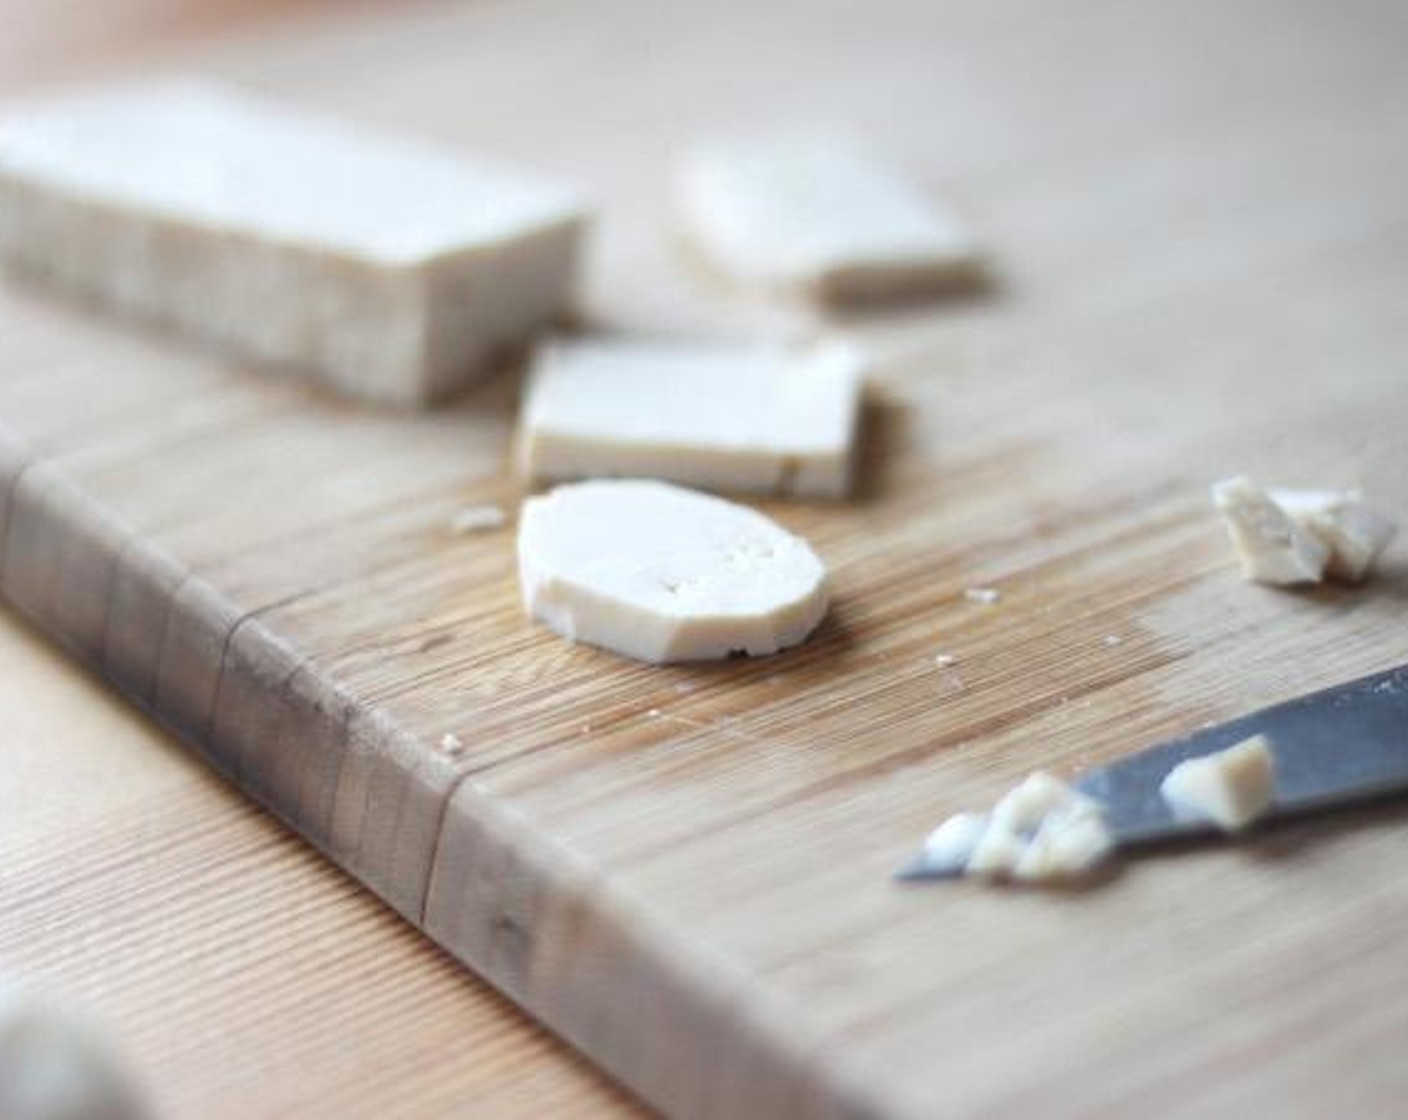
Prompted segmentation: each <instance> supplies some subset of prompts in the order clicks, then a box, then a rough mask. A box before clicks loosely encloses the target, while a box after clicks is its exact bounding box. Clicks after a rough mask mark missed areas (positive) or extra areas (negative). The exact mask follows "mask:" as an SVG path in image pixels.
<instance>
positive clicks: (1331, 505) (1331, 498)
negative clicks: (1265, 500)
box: [1267, 488, 1398, 583]
mask: <svg viewBox="0 0 1408 1120" xmlns="http://www.w3.org/2000/svg"><path fill="white" fill-rule="evenodd" d="M1267 493H1268V494H1269V496H1270V498H1271V500H1272V501H1273V502H1275V503H1276V504H1277V505H1278V506H1279V507H1280V508H1281V510H1282V512H1284V513H1285V514H1286V515H1287V516H1288V517H1290V518H1291V520H1293V521H1294V522H1295V523H1296V524H1297V525H1299V526H1300V527H1301V528H1303V529H1305V530H1307V531H1308V532H1310V533H1311V534H1312V535H1313V536H1315V537H1317V538H1318V539H1319V540H1320V543H1321V544H1323V545H1325V546H1326V547H1327V548H1328V549H1329V550H1330V559H1329V563H1328V565H1327V566H1326V569H1325V574H1326V575H1329V576H1333V577H1335V578H1336V579H1342V580H1345V581H1346V582H1348V583H1359V582H1360V581H1362V580H1363V579H1364V578H1365V577H1366V576H1368V574H1369V569H1370V568H1371V567H1373V564H1374V561H1375V560H1376V559H1378V556H1379V553H1380V552H1382V551H1383V550H1384V548H1385V547H1386V546H1387V545H1388V542H1389V541H1391V540H1392V539H1393V536H1394V534H1395V533H1396V532H1397V531H1398V526H1396V525H1395V524H1394V523H1393V522H1392V521H1390V520H1389V519H1388V518H1387V517H1385V516H1384V515H1383V514H1381V513H1379V512H1378V511H1377V510H1375V509H1373V508H1371V507H1370V506H1369V505H1368V503H1366V502H1365V501H1364V495H1363V493H1362V492H1360V491H1359V490H1357V489H1351V490H1286V489H1276V488H1273V489H1271V490H1269V491H1267Z"/></svg>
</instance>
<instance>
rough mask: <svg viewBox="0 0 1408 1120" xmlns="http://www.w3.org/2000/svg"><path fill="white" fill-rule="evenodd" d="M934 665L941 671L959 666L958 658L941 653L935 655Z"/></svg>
mask: <svg viewBox="0 0 1408 1120" xmlns="http://www.w3.org/2000/svg"><path fill="white" fill-rule="evenodd" d="M934 664H935V665H937V666H938V667H939V668H940V669H949V668H952V667H953V666H954V665H957V664H958V658H956V657H955V656H954V655H953V654H951V653H939V654H935V655H934Z"/></svg>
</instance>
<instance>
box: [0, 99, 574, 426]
mask: <svg viewBox="0 0 1408 1120" xmlns="http://www.w3.org/2000/svg"><path fill="white" fill-rule="evenodd" d="M582 225H583V214H582V210H581V208H580V206H579V204H578V203H577V202H576V200H575V199H574V198H573V197H572V196H571V195H570V194H569V193H568V192H567V191H565V190H563V189H562V188H561V187H559V186H558V185H556V184H553V183H549V182H546V181H544V180H542V179H540V178H538V177H536V176H533V175H528V174H524V173H522V172H519V171H516V170H512V169H509V168H506V167H503V166H500V165H498V164H496V163H493V162H490V161H486V160H480V159H469V158H466V157H463V156H461V155H459V154H457V153H454V152H451V151H445V150H441V149H439V148H436V147H433V146H430V145H427V144H421V143H415V142H410V141H406V140H400V139H394V138H390V137H386V136H383V135H380V134H378V133H375V132H372V131H370V130H366V129H361V128H355V127H352V126H350V125H348V124H344V123H341V122H338V121H336V120H330V119H325V118H322V117H318V116H313V115H307V114H303V113H297V112H292V111H289V110H285V109H282V108H279V107H276V106H273V105H267V104H264V103H263V102H261V101H258V100H255V99H251V98H248V97H245V96H243V95H240V94H236V93H233V92H229V91H226V90H222V89H221V88H219V87H215V86H208V85H203V84H200V83H194V82H167V83H160V84H151V85H138V86H125V87H119V88H114V89H109V90H105V91H97V92H92V93H86V94H79V95H71V96H68V97H63V98H59V99H56V100H53V101H49V102H41V103H34V104H29V105H26V106H19V107H15V108H14V109H13V110H12V111H11V112H10V113H9V114H8V115H5V116H3V117H0V261H4V262H6V263H7V264H8V265H9V266H10V267H11V268H12V269H14V270H17V271H19V272H21V273H24V274H27V275H29V276H33V277H36V278H39V279H41V280H45V281H49V282H52V283H53V284H54V285H56V286H58V287H61V288H64V289H67V290H69V291H71V292H75V293H79V294H82V295H85V296H88V297H91V298H95V299H96V300H98V301H100V302H102V303H106V304H109V305H111V306H113V307H115V308H118V309H120V310H122V311H125V312H128V313H131V314H133V315H136V316H140V317H142V318H144V319H150V320H155V321H159V322H161V323H164V324H167V325H170V326H173V327H175V328H177V329H179V330H181V331H183V332H184V333H186V334H188V335H190V336H192V337H194V338H198V339H201V340H203V341H205V342H207V343H210V344H213V345H216V346H219V347H222V348H225V349H227V350H229V351H231V352H233V353H234V354H236V355H239V356H243V357H248V358H252V359H256V360H258V361H261V362H266V363H269V364H271V365H273V366H276V367H284V368H287V369H291V370H297V371H300V372H302V373H304V374H306V375H308V376H310V377H313V378H316V379H318V380H320V381H323V382H325V383H327V384H328V385H330V386H333V387H335V388H337V389H339V390H341V391H343V392H345V393H348V394H351V395H353V396H356V397H361V398H365V399H367V400H371V401H377V402H385V403H390V404H395V405H403V406H404V405H424V404H428V403H431V402H434V401H437V400H440V399H442V398H444V397H447V396H449V395H451V394H453V393H454V392H455V391H456V390H458V389H460V388H462V387H463V386H464V385H465V384H467V383H468V382H470V381H472V380H473V379H474V378H475V377H477V376H478V375H480V374H482V373H484V372H485V371H486V370H487V369H488V368H489V363H490V362H491V360H492V359H493V357H494V356H495V354H496V353H497V352H499V351H500V350H502V349H503V348H505V347H507V346H511V345H513V344H516V343H519V342H521V341H522V340H524V339H525V338H526V337H528V336H529V335H530V334H531V333H533V332H534V331H536V330H537V329H538V328H540V327H542V326H543V325H544V324H545V323H547V322H549V321H551V320H553V319H554V318H556V317H558V316H559V315H560V314H561V313H562V311H563V310H564V308H565V306H566V304H567V301H568V298H569V295H570V289H571V285H572V281H573V274H574V269H575V263H576V258H577V248H578V241H579V234H580V231H581V228H582Z"/></svg>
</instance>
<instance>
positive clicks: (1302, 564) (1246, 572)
mask: <svg viewBox="0 0 1408 1120" xmlns="http://www.w3.org/2000/svg"><path fill="white" fill-rule="evenodd" d="M1212 503H1213V506H1214V508H1216V510H1217V511H1218V513H1220V514H1221V515H1222V521H1223V524H1224V525H1225V526H1226V527H1227V533H1228V536H1230V537H1231V538H1232V547H1233V548H1234V549H1236V552H1237V559H1238V561H1239V562H1240V563H1241V566H1242V575H1243V576H1244V577H1245V578H1246V579H1248V580H1250V581H1251V582H1253V583H1265V584H1271V585H1272V586H1278V587H1284V586H1291V585H1295V584H1304V583H1319V582H1320V580H1321V579H1322V578H1323V577H1324V574H1325V568H1326V565H1327V564H1328V563H1329V560H1330V549H1329V547H1328V546H1327V545H1325V543H1324V542H1323V541H1321V540H1320V539H1319V538H1318V537H1317V536H1315V534H1313V533H1311V532H1310V531H1309V530H1308V529H1305V528H1304V527H1302V526H1301V525H1300V524H1298V523H1297V522H1296V521H1294V520H1292V518H1290V517H1289V516H1288V515H1287V514H1286V513H1285V511H1284V510H1282V509H1281V507H1280V506H1278V505H1277V504H1276V503H1275V502H1273V501H1272V500H1271V498H1270V497H1269V496H1268V495H1267V493H1266V491H1264V490H1263V489H1262V488H1261V487H1260V486H1258V485H1257V484H1256V483H1254V482H1253V481H1252V480H1251V479H1249V478H1247V477H1246V476H1245V475H1239V476H1237V477H1236V478H1229V479H1224V480H1223V481H1221V482H1217V483H1214V484H1213V487H1212Z"/></svg>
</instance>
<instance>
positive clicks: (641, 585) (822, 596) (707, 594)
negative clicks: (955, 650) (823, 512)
mask: <svg viewBox="0 0 1408 1120" xmlns="http://www.w3.org/2000/svg"><path fill="white" fill-rule="evenodd" d="M518 568H519V580H520V584H521V588H522V592H523V601H524V605H525V607H526V609H527V611H528V613H529V614H530V615H532V616H533V617H534V618H536V619H538V620H540V621H541V622H543V623H544V624H545V625H546V626H547V627H548V628H549V629H551V630H554V631H556V632H557V633H558V634H561V635H562V636H563V637H565V638H567V639H569V640H570V641H575V642H587V643H590V644H591V645H596V646H601V647H602V648H604V649H608V650H611V651H613V652H615V653H619V654H622V655H624V656H626V657H633V658H636V659H637V660H640V661H649V662H656V663H660V662H669V661H703V660H714V659H721V658H725V657H728V656H729V655H730V654H734V653H747V654H754V655H757V654H768V653H774V652H776V651H777V650H780V649H785V648H787V647H788V646H793V645H796V644H797V643H798V642H801V641H802V640H803V639H805V638H806V637H807V635H809V634H810V633H811V632H812V630H813V629H815V627H816V625H817V624H818V623H819V622H820V621H821V619H822V616H823V615H825V613H826V606H827V590H826V569H825V568H824V567H823V565H822V563H821V561H820V560H819V559H818V558H817V556H816V554H815V553H814V552H813V551H812V550H811V547H810V546H809V545H808V544H807V542H806V541H804V540H802V539H801V538H800V537H796V536H793V535H792V534H791V533H788V532H786V531H785V530H784V529H782V528H781V527H779V526H778V525H777V524H776V523H775V522H773V521H771V520H769V519H768V518H766V517H764V516H763V515H762V514H760V513H757V512H756V511H754V510H751V509H747V508H746V507H744V506H740V505H735V504H734V503H732V502H728V501H724V500H723V499H722V498H715V497H712V496H710V495H708V494H700V493H697V492H696V491H693V490H686V489H683V488H682V487H678V486H671V485H669V484H668V483H663V482H654V481H647V480H639V479H624V480H613V481H596V482H579V483H574V484H571V485H567V486H559V487H558V488H557V489H556V490H553V491H551V492H550V493H548V494H545V495H542V496H540V497H536V498H530V499H528V501H526V502H524V503H523V509H522V513H521V515H520V518H519V529H518Z"/></svg>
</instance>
